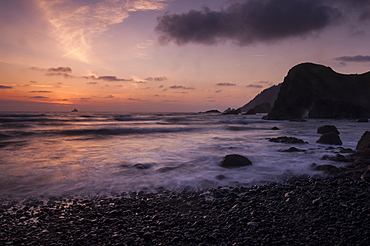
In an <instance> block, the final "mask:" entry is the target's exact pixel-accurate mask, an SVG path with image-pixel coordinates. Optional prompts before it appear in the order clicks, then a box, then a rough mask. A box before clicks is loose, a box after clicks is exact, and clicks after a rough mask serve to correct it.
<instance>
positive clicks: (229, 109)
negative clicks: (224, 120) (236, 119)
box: [222, 108, 241, 114]
mask: <svg viewBox="0 0 370 246" xmlns="http://www.w3.org/2000/svg"><path fill="white" fill-rule="evenodd" d="M240 113H241V111H240V109H239V108H238V109H233V108H228V109H226V110H225V111H224V112H223V113H222V114H240Z"/></svg>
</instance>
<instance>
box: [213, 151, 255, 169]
mask: <svg viewBox="0 0 370 246" xmlns="http://www.w3.org/2000/svg"><path fill="white" fill-rule="evenodd" d="M250 165H252V162H251V161H250V160H249V159H248V158H247V157H245V156H242V155H238V154H231V155H227V156H225V157H224V158H223V159H222V161H221V164H220V166H221V167H224V168H236V167H244V166H250Z"/></svg>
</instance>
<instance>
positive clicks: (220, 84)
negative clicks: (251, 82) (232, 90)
mask: <svg viewBox="0 0 370 246" xmlns="http://www.w3.org/2000/svg"><path fill="white" fill-rule="evenodd" d="M216 85H217V86H236V84H232V83H218V84H216Z"/></svg>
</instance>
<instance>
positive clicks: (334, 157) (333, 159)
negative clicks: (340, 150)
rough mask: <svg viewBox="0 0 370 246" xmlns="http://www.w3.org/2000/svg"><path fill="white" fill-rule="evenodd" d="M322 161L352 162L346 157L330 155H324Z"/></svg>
mask: <svg viewBox="0 0 370 246" xmlns="http://www.w3.org/2000/svg"><path fill="white" fill-rule="evenodd" d="M321 159H322V160H331V161H336V162H350V161H351V159H347V157H345V156H344V155H341V154H337V155H335V156H329V155H324V156H323V157H322V158H321Z"/></svg>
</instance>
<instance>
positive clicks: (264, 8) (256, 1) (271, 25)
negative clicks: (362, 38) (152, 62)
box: [155, 0, 341, 45]
mask: <svg viewBox="0 0 370 246" xmlns="http://www.w3.org/2000/svg"><path fill="white" fill-rule="evenodd" d="M340 17H341V14H340V11H339V9H338V8H336V7H334V5H331V4H330V1H326V0H249V1H241V2H234V3H232V4H231V5H230V6H229V7H227V8H226V9H222V10H220V11H211V10H210V9H208V8H204V9H203V10H200V11H198V10H191V11H189V12H187V13H184V14H170V13H166V14H165V15H163V16H161V17H159V18H158V23H157V26H156V27H155V30H156V31H157V32H158V33H159V35H160V36H159V40H160V41H161V42H162V43H168V42H171V41H173V42H175V43H176V44H179V45H182V44H187V43H200V44H214V43H218V42H223V41H225V40H232V41H234V42H236V43H237V44H239V45H249V44H252V43H255V42H260V41H262V42H271V41H278V40H282V39H285V38H290V37H305V36H307V35H312V34H316V33H317V32H318V31H321V30H323V29H324V28H326V27H328V26H330V25H332V24H335V23H336V22H337V20H338V18H340Z"/></svg>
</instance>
